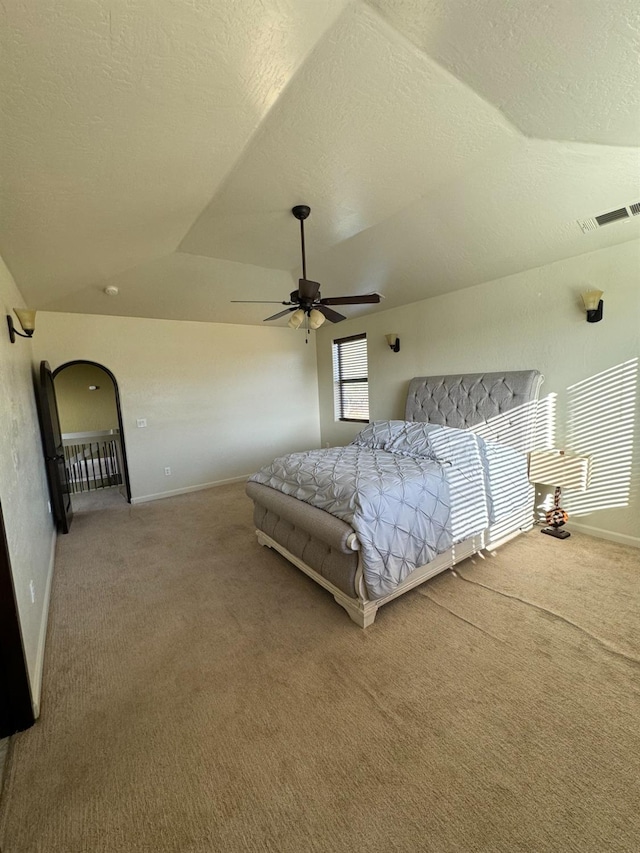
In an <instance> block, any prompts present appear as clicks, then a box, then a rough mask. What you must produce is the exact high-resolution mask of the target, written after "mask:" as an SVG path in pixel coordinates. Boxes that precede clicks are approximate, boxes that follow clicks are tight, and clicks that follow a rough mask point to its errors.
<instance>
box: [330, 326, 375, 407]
mask: <svg viewBox="0 0 640 853" xmlns="http://www.w3.org/2000/svg"><path fill="white" fill-rule="evenodd" d="M333 395H334V396H333V399H334V407H335V416H336V420H339V421H364V422H365V423H368V421H369V368H368V364H367V336H366V335H365V334H362V335H352V336H351V337H349V338H338V339H337V340H335V341H334V342H333Z"/></svg>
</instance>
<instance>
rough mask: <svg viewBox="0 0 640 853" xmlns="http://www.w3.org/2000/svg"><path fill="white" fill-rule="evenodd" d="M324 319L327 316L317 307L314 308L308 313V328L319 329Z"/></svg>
mask: <svg viewBox="0 0 640 853" xmlns="http://www.w3.org/2000/svg"><path fill="white" fill-rule="evenodd" d="M326 319H327V318H326V317H325V316H324V314H323V313H322V311H318V309H317V308H314V309H313V310H312V311H311V313H310V314H309V328H310V329H319V328H320V326H321V325H322V324H323V323H324V321H325V320H326Z"/></svg>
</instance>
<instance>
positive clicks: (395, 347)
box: [385, 332, 400, 352]
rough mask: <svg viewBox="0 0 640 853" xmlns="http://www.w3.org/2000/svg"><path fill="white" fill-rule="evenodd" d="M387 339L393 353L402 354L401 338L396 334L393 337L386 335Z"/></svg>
mask: <svg viewBox="0 0 640 853" xmlns="http://www.w3.org/2000/svg"><path fill="white" fill-rule="evenodd" d="M385 338H386V339H387V343H388V344H389V346H390V348H391V351H392V352H400V338H399V337H398V335H397V334H396V333H395V332H393V333H392V334H391V335H385Z"/></svg>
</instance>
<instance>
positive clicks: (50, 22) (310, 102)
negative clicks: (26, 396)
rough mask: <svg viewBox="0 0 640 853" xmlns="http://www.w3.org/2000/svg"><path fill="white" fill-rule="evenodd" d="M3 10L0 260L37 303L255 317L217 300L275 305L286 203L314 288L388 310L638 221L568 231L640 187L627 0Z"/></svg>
mask: <svg viewBox="0 0 640 853" xmlns="http://www.w3.org/2000/svg"><path fill="white" fill-rule="evenodd" d="M36 7H37V8H36ZM0 14H1V15H2V21H1V23H2V32H1V34H0V40H1V41H0V48H1V50H2V58H1V59H0V74H1V75H2V79H3V88H2V112H3V121H2V124H1V128H0V133H1V135H2V136H1V139H0V146H1V147H0V168H1V170H2V205H1V208H0V254H2V255H3V257H4V259H5V261H6V263H7V265H8V266H9V268H10V269H11V271H12V273H13V275H14V277H15V279H16V281H17V283H18V286H19V287H20V289H21V291H22V293H23V295H24V297H25V299H26V301H27V302H28V303H29V304H30V305H33V306H34V307H37V308H39V309H48V310H60V311H79V312H85V313H109V314H121V315H131V316H148V317H164V318H172V317H173V318H177V319H199V320H210V321H217V322H233V323H259V322H261V320H262V318H263V317H264V316H267V315H268V314H270V313H273V310H276V309H273V310H272V307H271V306H269V305H266V306H260V305H234V304H231V302H230V300H231V299H233V298H246V299H265V300H276V301H277V300H281V299H284V298H286V296H287V295H288V292H289V290H290V289H291V286H292V283H293V281H294V280H295V277H296V276H297V274H298V269H297V265H298V261H299V247H298V226H297V223H296V222H295V220H293V218H292V217H291V215H290V212H289V211H290V208H291V206H292V205H294V204H296V203H300V202H306V203H308V204H310V205H311V207H312V216H311V219H310V220H309V222H308V225H307V246H308V267H309V269H308V272H309V275H310V276H311V277H312V278H316V279H319V280H320V281H322V282H323V291H322V292H323V295H324V296H331V295H339V294H342V293H366V292H370V291H371V290H378V291H380V292H382V293H383V294H384V295H385V297H386V298H385V301H384V302H383V303H382V305H381V306H380V308H389V307H392V306H393V305H399V304H405V303H408V302H413V301H416V300H418V299H423V298H426V297H428V296H431V295H434V294H437V293H442V292H445V291H448V290H455V289H458V288H463V287H468V286H471V285H473V284H477V283H479V282H481V281H485V280H488V279H491V278H496V277H499V276H504V275H509V274H511V273H514V272H518V271H520V270H523V269H527V268H531V267H536V266H541V265H543V264H546V263H550V262H552V261H555V260H559V259H561V258H565V257H570V256H572V255H577V254H581V253H583V252H588V251H592V250H593V249H596V248H600V247H603V246H610V245H613V244H615V243H620V242H624V241H626V240H629V239H632V238H634V237H637V236H640V216H639V217H637V218H636V219H635V220H634V221H633V222H629V223H625V224H622V225H620V224H615V225H610V226H607V227H605V228H602V229H600V230H598V231H595V232H590V233H588V234H583V233H582V231H581V230H580V229H579V227H578V226H577V224H576V219H578V218H584V217H587V216H593V215H595V214H598V213H601V212H603V211H606V210H608V209H611V208H615V207H619V206H621V205H624V204H627V203H630V202H634V201H639V200H640V177H639V176H640V153H639V152H640V149H639V148H638V147H634V146H638V145H639V144H640V102H639V95H638V93H639V92H640V66H639V65H638V60H637V57H638V54H639V51H640V5H639V4H638V2H637V0H617V2H615V3H603V2H600V0H564V2H556V3H553V4H551V3H549V4H547V3H531V2H530V0H517V1H516V0H511V2H509V3H506V2H504V0H502V2H498V0H457V2H451V0H369V2H361V0H354V2H348V0H329V2H327V0H324V2H322V3H319V2H317V0H234V2H233V3H229V2H228V0H189V2H186V0H183V2H175V0H100V1H99V0H84V2H83V3H81V4H79V3H77V2H76V0H50V2H46V0H39V2H38V3H37V4H26V3H14V4H12V6H11V8H8V7H7V4H4V5H3V7H2V11H1V12H0ZM108 284H115V285H117V286H118V288H119V290H120V293H119V295H118V296H117V297H114V298H110V297H107V296H105V294H104V293H103V288H104V287H105V286H106V285H108ZM594 284H597V283H594ZM380 308H376V306H368V307H367V308H361V309H355V308H350V309H346V310H345V313H349V314H351V315H352V314H354V313H356V312H357V311H361V312H362V311H372V310H380ZM279 322H281V323H284V322H286V320H282V321H279Z"/></svg>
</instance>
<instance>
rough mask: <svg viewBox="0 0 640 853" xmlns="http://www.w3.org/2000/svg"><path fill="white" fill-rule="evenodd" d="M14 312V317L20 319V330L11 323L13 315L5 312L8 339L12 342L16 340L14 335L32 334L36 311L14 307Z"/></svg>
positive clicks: (25, 335) (28, 335)
mask: <svg viewBox="0 0 640 853" xmlns="http://www.w3.org/2000/svg"><path fill="white" fill-rule="evenodd" d="M13 310H14V311H15V313H16V317H17V318H18V320H20V325H21V326H22V332H24V335H23V334H22V332H19V331H18V330H17V329H16V327H15V326H14V325H13V317H12V316H11V314H7V326H9V339H10V340H11V343H12V344H15V342H16V335H19V336H20V337H21V338H30V337H32V335H33V332H34V330H35V328H36V312H35V311H32V310H31V309H30V308H14V309H13Z"/></svg>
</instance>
